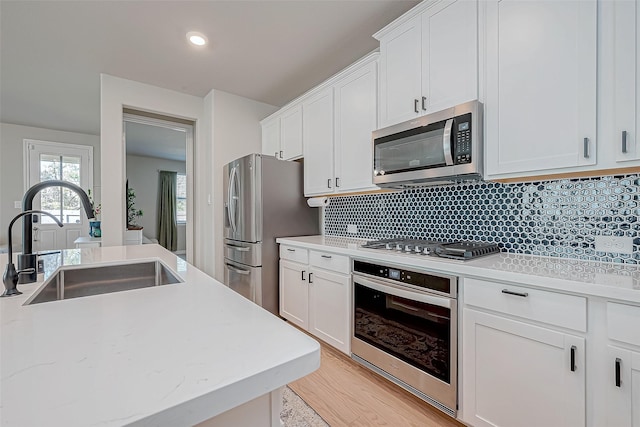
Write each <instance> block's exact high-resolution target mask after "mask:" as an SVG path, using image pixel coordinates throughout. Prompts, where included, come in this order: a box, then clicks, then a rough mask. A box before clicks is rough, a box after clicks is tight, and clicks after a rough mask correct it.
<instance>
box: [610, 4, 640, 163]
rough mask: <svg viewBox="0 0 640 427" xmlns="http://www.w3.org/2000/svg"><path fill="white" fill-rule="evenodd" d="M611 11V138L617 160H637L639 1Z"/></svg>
mask: <svg viewBox="0 0 640 427" xmlns="http://www.w3.org/2000/svg"><path fill="white" fill-rule="evenodd" d="M614 8H615V12H614V13H615V17H614V19H615V25H614V29H615V30H614V31H615V35H614V40H615V42H614V43H615V48H614V49H615V54H614V55H615V78H614V82H615V83H614V84H615V92H614V99H615V101H614V102H615V103H614V115H615V119H614V120H615V125H614V132H613V135H612V139H613V147H614V150H615V153H616V157H615V158H616V161H617V162H625V161H629V160H637V159H640V146H639V144H640V143H639V142H638V131H640V1H639V0H618V1H616V2H615V3H614ZM619 166H621V167H624V166H626V165H625V164H620V165H619Z"/></svg>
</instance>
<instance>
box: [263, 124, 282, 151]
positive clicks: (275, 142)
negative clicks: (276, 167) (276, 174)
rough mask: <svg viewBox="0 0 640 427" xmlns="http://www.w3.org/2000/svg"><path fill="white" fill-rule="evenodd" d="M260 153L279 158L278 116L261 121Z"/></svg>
mask: <svg viewBox="0 0 640 427" xmlns="http://www.w3.org/2000/svg"><path fill="white" fill-rule="evenodd" d="M262 154H265V155H267V156H276V157H278V158H280V118H279V117H275V118H274V119H272V120H269V121H268V122H264V123H262Z"/></svg>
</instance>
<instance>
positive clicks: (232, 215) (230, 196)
mask: <svg viewBox="0 0 640 427" xmlns="http://www.w3.org/2000/svg"><path fill="white" fill-rule="evenodd" d="M237 173H238V171H237V170H236V166H234V167H233V168H232V169H231V175H230V177H229V189H228V191H227V210H228V215H229V224H230V225H231V231H232V232H233V233H234V234H235V232H236V212H235V208H236V206H235V204H234V197H235V195H234V193H233V188H234V187H235V180H236V177H237Z"/></svg>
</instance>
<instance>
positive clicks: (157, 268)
mask: <svg viewBox="0 0 640 427" xmlns="http://www.w3.org/2000/svg"><path fill="white" fill-rule="evenodd" d="M182 282H183V280H182V279H180V278H179V277H178V276H176V275H175V274H174V273H173V272H172V271H171V270H169V268H168V267H167V266H165V265H164V264H163V263H161V262H160V261H145V262H136V263H126V264H117V265H108V266H93V267H90V266H87V267H80V268H79V267H71V266H70V267H62V268H60V269H59V270H58V271H56V273H55V274H54V275H53V276H51V277H49V278H48V279H47V281H46V282H45V284H44V285H43V286H42V288H40V290H39V291H38V292H37V293H36V294H35V295H33V296H32V297H31V298H29V300H28V301H27V302H26V303H25V305H29V304H40V303H42V302H49V301H56V300H62V299H70V298H80V297H86V296H89V295H100V294H107V293H111V292H122V291H130V290H132V289H140V288H149V287H152V286H162V285H169V284H174V283H182Z"/></svg>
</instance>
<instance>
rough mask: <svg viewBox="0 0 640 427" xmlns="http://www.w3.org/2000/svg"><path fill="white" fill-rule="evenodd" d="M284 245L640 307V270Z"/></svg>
mask: <svg viewBox="0 0 640 427" xmlns="http://www.w3.org/2000/svg"><path fill="white" fill-rule="evenodd" d="M276 241H277V242H278V243H280V244H284V245H291V246H298V247H305V248H308V249H312V250H318V251H330V252H333V253H338V254H344V255H348V256H350V257H353V258H358V259H363V260H372V261H384V262H387V263H392V264H396V265H399V266H407V267H418V268H424V269H429V270H431V271H434V272H441V273H446V274H455V275H458V276H462V277H474V278H479V279H485V280H493V281H501V282H510V283H513V284H521V285H528V286H535V287H539V288H546V289H550V290H555V291H560V292H569V293H577V294H582V295H588V296H597V297H603V298H608V299H613V300H620V301H625V302H632V303H640V267H638V266H635V265H625V264H615V263H602V262H596V261H583V260H577V259H568V258H553V257H540V256H534V255H522V254H509V253H500V254H494V255H487V256H484V257H481V258H478V259H475V260H471V261H457V260H451V259H443V258H437V257H431V256H424V255H405V254H397V253H396V252H395V251H381V250H376V249H366V248H362V247H361V246H362V244H363V243H365V242H366V240H362V239H353V238H346V237H334V236H302V237H283V238H278V239H276Z"/></svg>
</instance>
